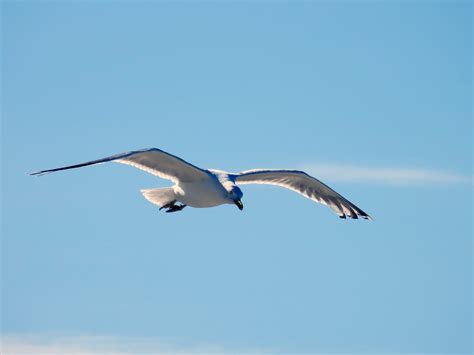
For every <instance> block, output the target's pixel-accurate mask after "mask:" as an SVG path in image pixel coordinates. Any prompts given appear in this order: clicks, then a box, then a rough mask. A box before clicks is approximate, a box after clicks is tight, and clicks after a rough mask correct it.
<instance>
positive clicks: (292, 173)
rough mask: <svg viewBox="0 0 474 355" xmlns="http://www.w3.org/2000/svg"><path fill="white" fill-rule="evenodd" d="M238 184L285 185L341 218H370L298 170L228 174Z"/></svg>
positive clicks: (251, 171) (328, 188) (334, 192)
mask: <svg viewBox="0 0 474 355" xmlns="http://www.w3.org/2000/svg"><path fill="white" fill-rule="evenodd" d="M230 176H231V178H232V179H233V180H234V181H235V183H236V184H238V185H243V184H268V185H276V186H281V187H286V188H287V189H290V190H292V191H295V192H297V193H299V194H301V195H303V196H304V197H306V198H309V199H311V200H313V201H316V202H319V203H322V204H323V205H326V206H329V207H330V208H332V209H333V210H334V211H335V212H336V213H337V214H338V215H339V217H341V218H346V216H349V217H351V218H354V219H357V218H358V217H362V218H365V219H372V218H371V217H370V216H369V215H368V214H367V213H365V212H364V211H362V210H361V209H360V208H359V207H357V206H356V205H354V204H353V203H352V202H350V201H348V200H346V199H345V198H344V197H342V196H341V195H339V194H338V193H337V192H336V191H334V190H333V189H331V188H330V187H329V186H327V185H325V184H323V183H322V182H321V181H319V180H318V179H315V178H314V177H312V176H310V175H308V174H306V173H305V172H304V171H298V170H249V171H244V172H241V173H239V174H232V175H230Z"/></svg>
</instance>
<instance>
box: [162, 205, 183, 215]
mask: <svg viewBox="0 0 474 355" xmlns="http://www.w3.org/2000/svg"><path fill="white" fill-rule="evenodd" d="M184 207H186V205H184V204H182V205H173V206H171V207H169V208H168V209H167V210H166V213H170V212H178V211H181V210H182V209H183V208H184Z"/></svg>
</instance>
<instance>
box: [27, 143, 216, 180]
mask: <svg viewBox="0 0 474 355" xmlns="http://www.w3.org/2000/svg"><path fill="white" fill-rule="evenodd" d="M109 161H112V162H115V163H121V164H126V165H131V166H133V167H135V168H138V169H141V170H144V171H146V172H147V173H150V174H153V175H156V176H159V177H161V178H163V179H168V180H171V181H174V182H176V183H177V182H178V181H182V182H191V181H199V180H203V179H206V178H207V177H208V173H207V172H206V171H204V170H202V169H200V168H198V167H196V166H194V165H192V164H189V163H188V162H186V161H184V160H183V159H181V158H178V157H176V156H174V155H172V154H169V153H166V152H164V151H162V150H160V149H157V148H150V149H142V150H136V151H133V152H125V153H121V154H115V155H112V156H110V157H107V158H102V159H97V160H92V161H89V162H86V163H82V164H76V165H69V166H64V167H61V168H56V169H49V170H42V171H37V172H35V173H32V174H31V175H43V174H48V173H52V172H54V171H60V170H67V169H75V168H81V167H83V166H89V165H94V164H101V163H107V162H109Z"/></svg>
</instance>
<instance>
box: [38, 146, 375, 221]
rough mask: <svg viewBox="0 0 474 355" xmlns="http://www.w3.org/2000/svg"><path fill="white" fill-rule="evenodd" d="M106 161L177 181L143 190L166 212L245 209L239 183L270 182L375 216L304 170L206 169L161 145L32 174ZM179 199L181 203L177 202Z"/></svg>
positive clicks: (344, 210)
mask: <svg viewBox="0 0 474 355" xmlns="http://www.w3.org/2000/svg"><path fill="white" fill-rule="evenodd" d="M106 162H116V163H121V164H126V165H130V166H133V167H135V168H138V169H141V170H144V171H146V172H148V173H150V174H153V175H155V176H158V177H161V178H163V179H168V180H171V181H173V182H174V183H175V185H174V186H172V187H169V188H164V189H163V188H160V189H144V190H141V192H142V193H143V196H144V197H145V198H146V199H147V200H148V201H150V202H151V203H154V204H156V205H158V206H160V207H161V208H160V209H162V208H166V209H167V211H166V212H176V211H180V210H182V209H183V208H184V207H186V206H191V207H199V208H204V207H214V206H218V205H222V204H235V205H237V207H239V209H240V210H242V208H243V205H242V202H241V198H242V196H243V193H242V191H241V190H240V188H239V187H238V185H245V184H267V185H276V186H281V187H285V188H287V189H290V190H292V191H295V192H297V193H299V194H301V195H303V196H304V197H306V198H309V199H311V200H313V201H315V202H319V203H321V204H323V205H326V206H328V207H330V208H331V209H332V210H333V211H334V212H336V213H337V214H338V215H339V217H341V218H346V216H348V217H351V218H354V219H356V218H358V217H362V218H365V219H371V217H370V216H369V215H368V214H367V213H365V212H364V211H362V210H361V209H360V208H358V207H357V206H356V205H354V204H353V203H351V202H350V201H348V200H347V199H345V198H344V197H343V196H341V195H339V194H338V193H337V192H336V191H334V190H332V189H331V188H330V187H329V186H327V185H325V184H323V183H322V182H321V181H319V180H317V179H316V178H314V177H312V176H310V175H308V174H306V173H305V172H303V171H299V170H269V169H266V170H265V169H257V170H248V171H244V172H241V173H228V172H225V171H220V170H213V169H208V170H206V169H201V168H198V167H197V166H194V165H192V164H190V163H188V162H186V161H184V160H183V159H181V158H178V157H176V156H174V155H172V154H169V153H166V152H164V151H162V150H160V149H157V148H151V149H142V150H137V151H132V152H126V153H121V154H116V155H112V156H110V157H106V158H103V159H97V160H93V161H89V162H86V163H82V164H77V165H70V166H65V167H61V168H56V169H49V170H42V171H38V172H35V173H32V174H31V175H43V174H47V173H51V172H54V171H60V170H67V169H75V168H80V167H84V166H89V165H94V164H101V163H106ZM178 202H179V203H181V204H180V205H179V204H177V203H178Z"/></svg>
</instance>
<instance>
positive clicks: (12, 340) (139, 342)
mask: <svg viewBox="0 0 474 355" xmlns="http://www.w3.org/2000/svg"><path fill="white" fill-rule="evenodd" d="M0 344H1V345H0V353H1V354H5V355H14V354H24V355H26V354H31V355H33V354H35V355H38V354H81V355H99V354H107V355H112V354H113V355H126V354H160V355H176V354H182V355H184V354H193V355H196V354H213V355H230V354H248V355H250V354H251V355H254V354H255V355H257V354H268V353H269V351H260V350H258V351H255V350H249V349H244V348H240V349H239V348H238V349H232V350H230V349H227V348H224V347H222V346H220V345H212V344H192V345H189V344H186V345H184V344H179V341H173V340H166V339H157V338H139V337H114V336H96V335H92V336H91V335H76V336H52V335H4V336H2V338H1V343H0Z"/></svg>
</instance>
